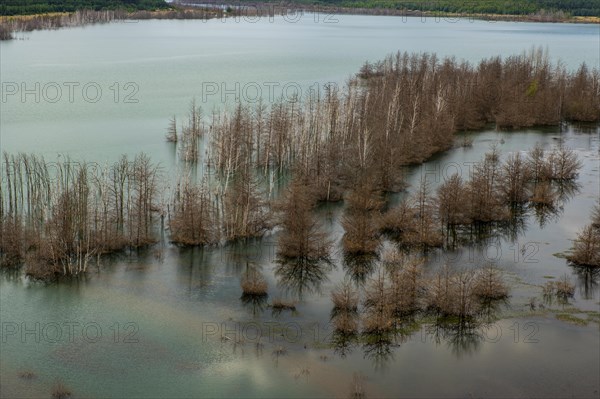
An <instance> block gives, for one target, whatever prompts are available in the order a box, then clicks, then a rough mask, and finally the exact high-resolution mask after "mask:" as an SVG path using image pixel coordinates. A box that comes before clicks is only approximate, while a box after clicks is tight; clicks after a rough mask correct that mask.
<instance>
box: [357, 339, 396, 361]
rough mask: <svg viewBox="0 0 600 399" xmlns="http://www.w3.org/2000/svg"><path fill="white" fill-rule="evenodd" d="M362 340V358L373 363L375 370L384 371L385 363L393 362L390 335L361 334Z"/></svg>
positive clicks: (392, 343) (392, 344)
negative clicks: (363, 341)
mask: <svg viewBox="0 0 600 399" xmlns="http://www.w3.org/2000/svg"><path fill="white" fill-rule="evenodd" d="M363 339H364V340H365V343H364V344H363V351H364V357H365V359H370V360H371V361H372V362H373V365H374V367H375V370H381V369H385V368H386V366H387V363H388V362H390V361H391V360H394V352H393V351H392V347H393V346H394V342H393V334H392V333H372V334H366V333H363Z"/></svg>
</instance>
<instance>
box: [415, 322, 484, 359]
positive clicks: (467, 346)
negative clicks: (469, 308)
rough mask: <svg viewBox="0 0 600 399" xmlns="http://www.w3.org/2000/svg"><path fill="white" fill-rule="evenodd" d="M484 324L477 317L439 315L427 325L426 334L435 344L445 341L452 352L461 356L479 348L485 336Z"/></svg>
mask: <svg viewBox="0 0 600 399" xmlns="http://www.w3.org/2000/svg"><path fill="white" fill-rule="evenodd" d="M485 326H486V325H485V324H483V323H480V322H479V321H478V320H477V319H470V318H469V319H465V318H462V319H461V318H442V317H440V318H438V319H437V320H436V322H435V323H434V324H432V325H429V326H428V327H427V334H429V335H430V336H432V337H433V339H434V342H435V343H437V344H440V343H441V342H442V341H446V342H447V344H448V346H449V347H450V349H451V350H452V353H453V354H454V355H456V356H457V357H461V356H462V355H464V354H468V355H471V354H473V353H475V352H477V350H479V348H480V346H481V342H482V341H483V340H484V338H485V335H484V333H483V328H484V327H485Z"/></svg>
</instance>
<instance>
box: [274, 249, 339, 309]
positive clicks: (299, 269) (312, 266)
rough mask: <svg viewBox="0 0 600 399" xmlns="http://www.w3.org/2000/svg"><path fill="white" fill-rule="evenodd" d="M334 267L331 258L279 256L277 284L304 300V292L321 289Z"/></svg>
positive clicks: (314, 291) (308, 292) (309, 292)
mask: <svg viewBox="0 0 600 399" xmlns="http://www.w3.org/2000/svg"><path fill="white" fill-rule="evenodd" d="M333 267H334V265H333V263H332V262H331V261H330V260H329V259H310V258H283V257H281V258H279V259H278V260H277V266H276V267H275V277H277V279H278V280H277V284H278V285H279V286H280V287H281V288H283V289H284V290H285V291H286V293H287V294H291V295H293V296H295V297H297V298H298V299H300V300H302V298H303V295H304V294H314V293H319V292H320V291H321V285H322V283H323V282H324V281H325V280H327V273H329V272H330V271H331V269H332V268H333Z"/></svg>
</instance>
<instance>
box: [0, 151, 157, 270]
mask: <svg viewBox="0 0 600 399" xmlns="http://www.w3.org/2000/svg"><path fill="white" fill-rule="evenodd" d="M157 185H158V170H157V168H156V167H155V166H154V165H153V164H152V163H151V162H150V159H149V158H148V157H147V156H145V155H139V156H137V157H136V158H135V159H134V160H133V161H131V160H129V159H127V158H126V157H123V158H122V159H121V160H120V161H118V162H116V163H115V164H113V165H110V166H106V167H99V166H98V165H97V164H91V163H86V162H83V163H79V162H72V161H70V160H68V159H65V160H62V161H58V162H53V163H47V162H46V161H45V160H44V159H43V158H42V157H38V156H35V155H24V154H19V155H13V156H9V155H8V154H6V153H5V154H4V159H3V168H2V184H1V185H0V230H1V231H2V237H1V239H0V249H1V250H2V251H1V252H2V264H3V265H14V264H18V263H20V262H21V261H22V260H23V259H24V258H26V259H27V262H26V263H27V273H28V274H31V275H33V276H36V277H41V278H48V277H52V276H54V275H55V274H62V275H76V274H79V273H82V272H85V271H86V269H87V267H88V264H89V261H90V259H92V258H93V257H94V256H96V255H98V256H99V255H101V254H103V253H109V252H113V251H116V250H120V249H123V248H126V247H130V248H136V247H141V246H145V245H148V244H150V243H152V242H154V241H155V239H154V229H155V225H154V221H153V219H154V213H155V212H156V211H157V203H156V197H157V195H156V191H157Z"/></svg>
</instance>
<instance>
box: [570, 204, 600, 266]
mask: <svg viewBox="0 0 600 399" xmlns="http://www.w3.org/2000/svg"><path fill="white" fill-rule="evenodd" d="M591 216H592V223H590V224H588V225H587V226H585V227H584V228H583V229H582V230H581V231H580V232H579V234H578V235H577V239H576V240H575V243H574V248H573V252H572V254H570V255H569V256H568V259H569V261H571V262H572V263H573V264H575V265H577V266H584V267H600V201H598V203H597V204H596V205H595V207H594V209H593V210H592V215H591Z"/></svg>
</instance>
